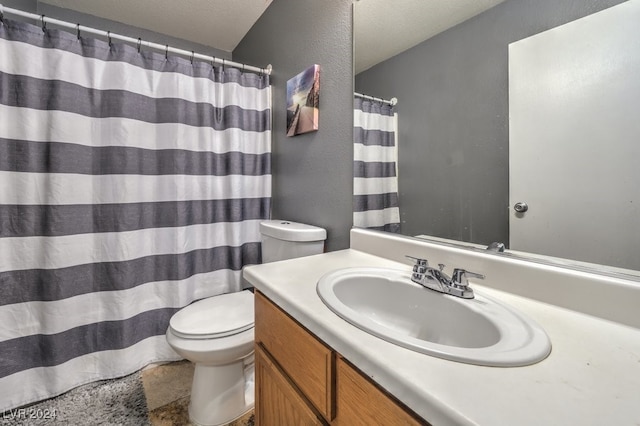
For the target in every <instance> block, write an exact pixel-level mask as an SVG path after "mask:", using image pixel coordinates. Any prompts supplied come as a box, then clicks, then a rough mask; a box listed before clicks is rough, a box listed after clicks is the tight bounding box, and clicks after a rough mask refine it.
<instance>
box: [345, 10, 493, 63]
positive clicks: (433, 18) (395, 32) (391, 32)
mask: <svg viewBox="0 0 640 426" xmlns="http://www.w3.org/2000/svg"><path fill="white" fill-rule="evenodd" d="M503 1H504V0H360V1H357V2H355V16H354V40H355V52H356V53H355V64H354V68H355V70H354V71H355V73H356V74H357V73H359V72H361V71H364V70H366V69H368V68H370V67H372V66H373V65H375V64H377V63H379V62H381V61H383V60H385V59H388V58H390V57H392V56H395V55H397V54H398V53H400V52H402V51H405V50H407V49H409V48H411V47H413V46H415V45H417V44H420V43H421V42H423V41H424V40H427V39H428V38H431V37H433V36H434V35H436V34H438V33H440V32H442V31H445V30H447V29H449V28H451V27H453V26H455V25H457V24H459V23H461V22H464V21H466V20H467V19H469V18H471V17H473V16H475V15H478V14H480V13H482V12H484V11H485V10H487V9H490V8H492V7H493V6H495V5H497V4H498V3H502V2H503Z"/></svg>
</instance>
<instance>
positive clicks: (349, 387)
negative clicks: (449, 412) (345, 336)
mask: <svg viewBox="0 0 640 426" xmlns="http://www.w3.org/2000/svg"><path fill="white" fill-rule="evenodd" d="M336 369H337V384H336V395H337V406H338V407H337V411H336V421H335V423H334V424H336V425H340V426H341V425H344V426H351V425H380V426H386V425H410V426H414V425H415V426H417V425H428V423H427V422H425V421H424V420H422V419H420V418H419V417H418V416H416V415H415V414H413V413H412V412H410V411H408V409H405V408H404V407H403V406H401V405H399V403H397V402H396V401H395V400H394V399H392V397H390V396H388V395H387V393H386V392H384V391H383V390H381V389H380V388H379V387H378V386H377V385H375V384H374V383H373V382H372V381H371V380H370V379H369V378H368V377H365V376H364V375H363V374H362V373H360V371H358V370H356V369H355V368H354V367H352V366H351V365H350V364H348V363H347V362H345V360H344V359H343V358H342V357H338V361H337V367H336Z"/></svg>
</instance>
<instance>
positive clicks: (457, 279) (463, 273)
mask: <svg viewBox="0 0 640 426" xmlns="http://www.w3.org/2000/svg"><path fill="white" fill-rule="evenodd" d="M467 277H473V278H478V279H481V280H483V279H484V278H485V277H484V275H482V274H478V273H477V272H471V271H467V270H465V269H461V268H456V269H454V270H453V274H452V275H451V284H453V285H454V286H458V287H468V286H469V281H467Z"/></svg>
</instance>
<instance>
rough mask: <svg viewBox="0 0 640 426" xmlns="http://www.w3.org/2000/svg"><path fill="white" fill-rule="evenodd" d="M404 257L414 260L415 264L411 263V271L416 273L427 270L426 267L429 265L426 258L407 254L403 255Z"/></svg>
mask: <svg viewBox="0 0 640 426" xmlns="http://www.w3.org/2000/svg"><path fill="white" fill-rule="evenodd" d="M405 257H408V258H409V259H412V260H413V261H414V262H415V264H414V265H413V272H415V273H417V274H424V273H425V272H427V268H428V267H429V261H428V260H427V259H420V258H419V257H413V256H408V255H405ZM420 278H421V277H420Z"/></svg>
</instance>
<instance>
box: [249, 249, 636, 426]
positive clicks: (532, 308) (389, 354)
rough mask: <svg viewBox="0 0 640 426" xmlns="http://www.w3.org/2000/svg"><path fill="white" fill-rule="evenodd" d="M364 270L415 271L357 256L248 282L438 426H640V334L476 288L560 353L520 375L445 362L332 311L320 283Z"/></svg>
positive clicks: (292, 265) (286, 266)
mask: <svg viewBox="0 0 640 426" xmlns="http://www.w3.org/2000/svg"><path fill="white" fill-rule="evenodd" d="M363 266H368V267H389V268H394V269H404V270H407V271H408V270H410V268H411V267H410V265H409V264H403V263H398V262H394V261H391V260H387V259H385V258H382V257H378V256H374V255H371V254H367V253H364V252H361V251H358V250H353V249H348V250H342V251H337V252H331V253H325V254H321V255H316V256H309V257H304V258H298V259H292V260H286V261H282V262H275V263H267V264H263V265H256V266H249V267H246V268H245V270H244V277H245V278H246V279H247V280H248V281H249V282H250V283H251V284H252V285H254V286H255V288H256V289H258V290H259V291H261V292H262V293H264V294H265V295H266V296H267V297H269V298H270V299H271V300H273V301H274V302H275V303H276V304H278V305H279V306H280V307H281V308H283V309H284V310H285V311H287V312H288V313H289V314H290V315H291V316H292V317H294V318H295V319H296V320H297V321H298V322H300V323H301V324H302V325H304V326H305V327H306V328H307V329H309V330H310V331H311V332H312V333H314V334H315V335H316V336H318V337H319V338H320V339H321V340H323V341H324V342H325V343H327V344H328V345H329V346H331V347H332V348H333V349H334V350H336V351H337V352H339V353H340V354H342V355H343V356H344V357H346V358H347V359H349V361H350V362H352V363H353V364H354V365H356V366H357V367H358V368H359V369H360V370H361V371H363V372H364V373H365V374H367V375H368V376H369V377H371V378H372V379H373V380H374V381H375V382H377V383H378V384H379V385H380V386H382V387H383V388H385V389H386V390H387V391H389V392H390V393H391V394H393V395H395V396H396V397H397V398H398V399H399V400H401V401H403V402H404V403H405V404H406V405H407V406H408V407H410V408H411V409H412V410H414V411H415V412H416V413H417V414H419V415H420V416H422V417H424V418H425V419H426V420H427V421H429V422H431V423H432V424H433V425H434V426H438V425H459V424H469V425H473V424H477V425H536V426H537V425H578V424H580V425H616V426H622V425H636V426H637V425H640V330H639V329H637V328H634V327H630V326H625V325H620V324H618V323H615V322H612V321H608V320H603V319H600V318H597V317H595V316H590V315H586V314H582V313H578V312H575V311H571V310H568V309H565V308H560V307H557V306H554V305H551V304H546V303H542V302H538V301H535V300H532V299H527V298H524V297H521V296H517V295H513V294H510V293H506V292H503V291H499V290H494V289H491V288H488V287H485V286H481V285H478V284H476V283H474V284H473V288H474V289H475V290H476V291H479V292H482V293H484V294H488V295H490V296H493V297H495V298H497V299H500V300H502V301H503V302H506V303H507V304H509V305H511V306H512V307H514V308H516V309H518V310H520V311H521V312H522V313H524V314H525V315H527V316H529V317H530V318H532V319H534V320H535V321H537V322H538V324H540V325H541V326H542V327H543V328H544V329H545V331H546V332H547V334H548V335H549V337H550V339H551V342H552V346H553V348H552V351H551V354H550V355H549V357H548V358H547V359H545V360H543V361H541V362H539V363H537V364H534V365H531V366H527V367H511V368H498V367H481V366H476V365H469V364H463V363H458V362H453V361H448V360H444V359H439V358H435V357H431V356H428V355H424V354H421V353H418V352H414V351H411V350H408V349H404V348H402V347H399V346H396V345H394V344H392V343H388V342H386V341H384V340H382V339H379V338H377V337H374V336H373V335H370V334H368V333H366V332H364V331H361V330H360V329H358V328H356V327H355V326H353V325H351V324H349V323H347V322H346V321H344V320H343V319H341V318H340V317H338V316H337V315H336V314H334V313H333V312H332V311H331V310H329V308H327V307H326V306H325V305H324V303H323V302H322V301H321V300H320V298H319V297H318V295H317V293H316V283H317V282H318V280H319V279H320V277H321V276H322V275H324V274H325V273H328V272H331V271H334V270H336V269H341V268H348V267H363ZM425 291H427V290H425ZM460 326H461V327H464V324H460Z"/></svg>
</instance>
